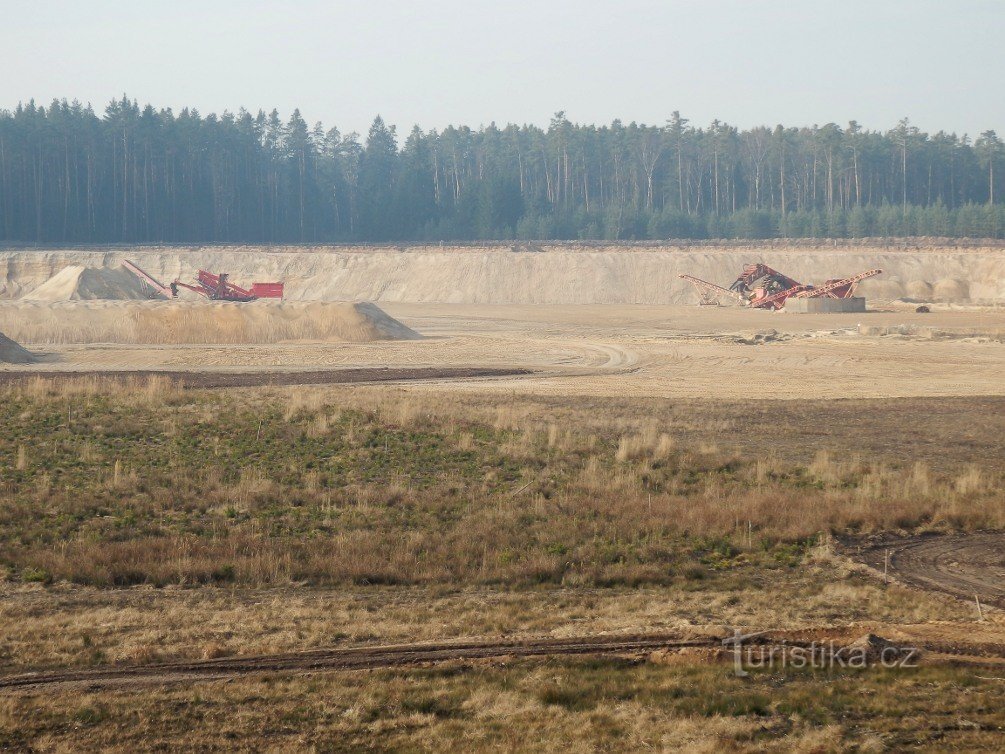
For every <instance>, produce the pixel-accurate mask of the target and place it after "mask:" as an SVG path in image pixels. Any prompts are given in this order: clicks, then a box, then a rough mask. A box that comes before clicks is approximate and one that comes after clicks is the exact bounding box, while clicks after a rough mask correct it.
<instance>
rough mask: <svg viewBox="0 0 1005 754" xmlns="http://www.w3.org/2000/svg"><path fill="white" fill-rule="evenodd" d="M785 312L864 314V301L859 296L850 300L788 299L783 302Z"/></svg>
mask: <svg viewBox="0 0 1005 754" xmlns="http://www.w3.org/2000/svg"><path fill="white" fill-rule="evenodd" d="M785 311H787V312H796V313H803V314H817V313H819V314H822V313H835V312H864V311H865V299H864V298H863V297H861V296H852V297H851V298H823V297H821V298H788V299H786V300H785Z"/></svg>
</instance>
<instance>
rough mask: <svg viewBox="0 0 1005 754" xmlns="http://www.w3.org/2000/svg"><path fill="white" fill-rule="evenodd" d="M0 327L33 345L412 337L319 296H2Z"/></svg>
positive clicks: (382, 318)
mask: <svg viewBox="0 0 1005 754" xmlns="http://www.w3.org/2000/svg"><path fill="white" fill-rule="evenodd" d="M0 330H2V331H3V332H7V333H9V334H10V335H11V337H13V338H15V339H16V340H18V341H20V342H22V343H31V344H35V345H59V344H67V343H135V344H202V343H221V344H223V343H233V344H237V343H278V342H282V341H289V340H323V341H328V342H344V343H368V342H373V341H378V340H407V339H413V338H417V337H419V336H418V335H417V334H416V333H415V332H414V331H413V330H411V329H409V328H407V327H405V326H404V325H402V324H401V323H400V322H398V321H397V320H395V319H393V318H392V317H389V316H388V315H387V314H385V313H384V312H383V311H381V310H380V309H379V308H378V307H376V306H374V305H373V304H349V303H324V302H312V303H301V302H289V303H282V304H278V303H273V302H262V301H256V302H254V303H250V304H237V303H226V302H206V303H202V302H199V303H186V302H177V301H146V302H124V301H123V302H113V301H105V302H86V303H85V302H80V303H78V302H63V303H55V304H41V303H30V302H29V303H23V302H5V303H3V304H0Z"/></svg>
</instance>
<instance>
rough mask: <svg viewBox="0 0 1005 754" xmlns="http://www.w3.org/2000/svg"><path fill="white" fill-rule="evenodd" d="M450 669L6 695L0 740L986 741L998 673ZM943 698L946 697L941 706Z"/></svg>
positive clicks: (627, 665) (289, 745) (870, 744)
mask: <svg viewBox="0 0 1005 754" xmlns="http://www.w3.org/2000/svg"><path fill="white" fill-rule="evenodd" d="M459 671H460V668H458V667H456V666H445V667H438V668H432V669H426V670H419V669H411V670H408V671H379V672H373V673H349V674H338V675H335V676H332V675H319V676H313V677H306V678H304V677H264V678H249V679H240V680H237V681H230V682H227V683H207V684H200V685H199V686H198V687H196V688H189V687H176V688H170V687H169V688H164V689H156V688H155V689H140V690H138V691H137V690H123V691H112V692H108V691H104V692H102V693H100V694H98V693H83V694H81V693H80V692H79V691H76V690H74V691H69V692H57V693H55V694H51V695H50V694H46V695H40V696H34V697H26V698H7V699H4V700H2V701H0V747H3V748H10V749H19V748H25V747H27V746H30V745H31V744H32V742H41V741H45V742H46V743H47V745H50V746H52V747H53V748H59V746H60V745H61V744H66V745H70V746H72V748H74V749H80V748H85V749H102V750H113V751H130V750H135V749H136V748H137V747H142V748H144V749H146V748H153V749H157V748H179V747H180V748H188V749H215V748H225V749H246V748H250V749H263V748H264V749H270V750H272V749H275V750H285V751H290V750H317V749H324V750H334V751H342V750H345V751H360V750H398V749H407V750H409V751H444V750H456V749H463V750H464V751H499V750H500V749H503V750H511V751H523V750H536V751H540V750H550V751H561V750H570V749H572V750H579V749H595V748H599V749H602V750H634V751H644V750H648V749H657V750H686V751H723V750H726V751H805V752H818V751H828V752H829V751H860V752H861V751H881V750H886V749H889V750H905V749H907V748H916V747H919V748H923V749H948V748H952V749H956V750H976V749H981V748H983V749H988V750H993V749H996V748H997V744H998V743H999V742H1000V735H1001V733H1000V730H1001V726H1002V723H1003V719H1002V707H1001V704H1000V703H999V702H1000V698H1001V684H1000V682H998V681H995V680H981V679H976V678H974V677H973V675H972V674H970V673H969V672H968V671H966V670H963V669H959V668H944V669H926V670H919V671H914V672H910V673H905V672H897V671H880V670H866V671H847V670H846V671H838V672H834V673H828V674H819V673H813V672H795V671H793V672H789V673H787V674H786V676H785V677H784V678H783V677H779V676H778V675H777V674H767V673H755V674H754V675H752V676H751V677H750V678H745V679H740V678H735V677H733V676H732V675H731V674H730V671H729V670H728V669H727V668H724V667H723V666H721V665H714V664H713V665H700V664H698V665H684V666H681V665H677V666H674V667H672V668H668V667H662V666H660V665H656V664H652V663H642V664H638V663H636V662H633V661H628V660H613V659H609V660H578V661H577V660H574V661H564V662H558V661H544V662H540V661H524V662H517V663H511V664H507V665H503V666H498V665H481V666H479V667H477V672H459ZM949 698H952V700H953V703H952V704H951V705H946V704H944V701H945V700H946V699H949ZM235 710H240V714H239V715H236V714H235ZM138 719H142V720H143V724H142V725H137V724H135V722H134V721H135V720H138Z"/></svg>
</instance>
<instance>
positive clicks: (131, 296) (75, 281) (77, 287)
mask: <svg viewBox="0 0 1005 754" xmlns="http://www.w3.org/2000/svg"><path fill="white" fill-rule="evenodd" d="M149 297H150V295H149V293H148V290H147V289H145V288H144V286H143V284H142V283H141V282H140V281H139V279H138V278H137V277H136V276H135V275H133V274H132V273H131V272H129V270H126V269H124V268H122V267H115V268H111V269H107V268H103V267H85V266H83V265H79V264H73V265H70V266H69V267H64V268H63V269H62V270H60V271H59V272H57V273H56V274H55V275H53V276H52V277H51V278H49V279H48V280H47V281H45V282H44V283H42V284H41V285H40V286H38V287H37V288H35V289H34V290H32V291H31V292H30V293H28V294H27V295H25V296H24V297H23V298H22V301H45V302H52V301H95V300H101V299H110V300H141V299H146V298H149Z"/></svg>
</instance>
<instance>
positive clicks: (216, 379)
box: [0, 367, 530, 388]
mask: <svg viewBox="0 0 1005 754" xmlns="http://www.w3.org/2000/svg"><path fill="white" fill-rule="evenodd" d="M520 374H530V371H529V370H526V369H476V368H468V367H454V368H437V367H410V368H397V369H395V368H389V367H374V368H367V369H323V370H314V371H304V372H177V371H161V370H149V369H141V370H121V371H120V370H102V371H87V372H70V371H58V372H56V371H52V372H41V371H33V372H0V385H9V384H12V383H18V382H25V381H27V380H31V379H35V378H37V377H42V378H47V379H60V380H66V379H74V378H101V379H113V380H114V379H141V380H142V379H147V378H149V377H166V378H168V379H170V380H172V381H173V382H176V383H178V384H179V385H181V386H182V387H186V388H223V387H261V386H264V385H275V386H282V385H340V384H350V383H361V382H412V381H415V380H455V379H477V378H483V377H511V376H515V375H520Z"/></svg>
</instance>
